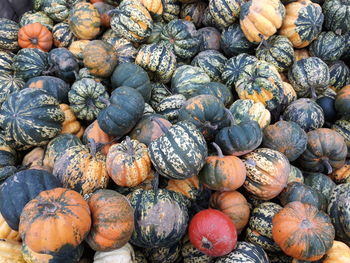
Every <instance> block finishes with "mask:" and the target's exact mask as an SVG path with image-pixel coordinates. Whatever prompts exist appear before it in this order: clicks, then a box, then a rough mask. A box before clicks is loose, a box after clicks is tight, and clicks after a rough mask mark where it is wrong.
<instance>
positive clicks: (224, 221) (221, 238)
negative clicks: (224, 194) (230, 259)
mask: <svg viewBox="0 0 350 263" xmlns="http://www.w3.org/2000/svg"><path fill="white" fill-rule="evenodd" d="M188 234H189V239H190V241H191V243H192V244H193V245H194V247H196V248H197V249H198V250H199V251H201V252H202V253H204V254H206V255H208V256H214V257H218V256H223V255H226V254H227V253H229V252H231V251H232V249H234V248H235V247H236V243H237V231H236V227H235V225H234V223H233V222H232V221H231V219H230V218H229V217H228V216H227V215H225V214H224V213H223V212H220V211H218V210H215V209H206V210H202V211H200V212H199V213H197V214H196V215H195V216H194V217H193V218H192V219H191V222H190V224H189V228H188Z"/></svg>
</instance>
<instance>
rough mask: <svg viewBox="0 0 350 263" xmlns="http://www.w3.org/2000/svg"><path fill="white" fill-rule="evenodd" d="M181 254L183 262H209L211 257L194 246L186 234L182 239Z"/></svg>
mask: <svg viewBox="0 0 350 263" xmlns="http://www.w3.org/2000/svg"><path fill="white" fill-rule="evenodd" d="M181 255H182V258H183V262H184V263H210V262H211V261H212V258H211V257H209V256H207V255H205V254H203V253H202V252H200V251H199V250H198V249H197V248H195V247H194V246H193V245H192V243H191V242H190V240H189V239H188V237H187V236H185V237H184V239H183V240H182V248H181Z"/></svg>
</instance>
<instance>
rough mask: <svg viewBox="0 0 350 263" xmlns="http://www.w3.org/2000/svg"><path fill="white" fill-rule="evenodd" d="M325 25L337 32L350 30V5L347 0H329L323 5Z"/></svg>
mask: <svg viewBox="0 0 350 263" xmlns="http://www.w3.org/2000/svg"><path fill="white" fill-rule="evenodd" d="M322 12H323V14H324V18H325V19H324V20H325V27H326V28H327V29H328V30H331V31H333V32H336V31H337V30H340V31H341V32H342V33H343V34H344V33H346V32H349V31H350V20H349V17H348V16H347V13H348V12H350V5H349V3H348V2H346V1H340V0H327V1H325V3H324V4H323V6H322Z"/></svg>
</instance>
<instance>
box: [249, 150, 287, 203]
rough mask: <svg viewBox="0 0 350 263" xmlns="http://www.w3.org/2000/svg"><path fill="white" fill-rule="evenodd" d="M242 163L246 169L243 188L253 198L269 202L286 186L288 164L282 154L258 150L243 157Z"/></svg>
mask: <svg viewBox="0 0 350 263" xmlns="http://www.w3.org/2000/svg"><path fill="white" fill-rule="evenodd" d="M243 162H244V164H245V167H246V169H247V177H246V181H245V182H244V185H243V186H244V188H245V189H246V190H247V191H248V192H249V193H251V194H253V196H254V197H256V198H258V199H262V200H270V199H272V198H274V197H276V196H277V195H278V194H279V193H280V192H281V191H282V190H283V188H285V187H286V186H287V181H288V177H289V173H290V164H289V162H288V159H287V158H286V157H285V156H284V155H283V154H282V153H280V152H278V151H275V150H271V149H268V148H259V149H256V150H254V151H253V152H250V153H248V154H246V155H244V156H243Z"/></svg>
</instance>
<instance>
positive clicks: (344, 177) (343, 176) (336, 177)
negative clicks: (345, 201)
mask: <svg viewBox="0 0 350 263" xmlns="http://www.w3.org/2000/svg"><path fill="white" fill-rule="evenodd" d="M329 176H330V177H331V178H332V180H333V181H334V182H335V183H336V184H344V183H350V162H349V161H347V162H345V164H344V165H343V166H342V167H340V168H338V169H337V170H335V171H333V172H332V173H331V174H330V175H329Z"/></svg>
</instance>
